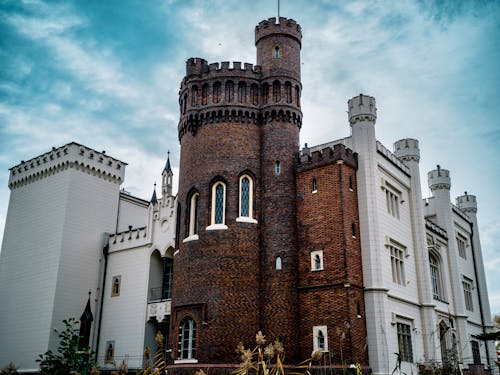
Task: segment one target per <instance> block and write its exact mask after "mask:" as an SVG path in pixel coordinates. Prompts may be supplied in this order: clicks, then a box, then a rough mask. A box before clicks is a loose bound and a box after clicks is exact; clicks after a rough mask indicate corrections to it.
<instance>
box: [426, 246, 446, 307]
mask: <svg viewBox="0 0 500 375" xmlns="http://www.w3.org/2000/svg"><path fill="white" fill-rule="evenodd" d="M429 266H430V272H431V282H432V295H433V297H434V299H437V300H438V301H443V300H444V293H443V283H442V279H441V262H440V261H439V258H438V257H437V256H436V255H435V254H433V253H429Z"/></svg>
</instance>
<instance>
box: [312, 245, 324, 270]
mask: <svg viewBox="0 0 500 375" xmlns="http://www.w3.org/2000/svg"><path fill="white" fill-rule="evenodd" d="M322 269H323V250H318V251H312V252H311V271H321V270H322Z"/></svg>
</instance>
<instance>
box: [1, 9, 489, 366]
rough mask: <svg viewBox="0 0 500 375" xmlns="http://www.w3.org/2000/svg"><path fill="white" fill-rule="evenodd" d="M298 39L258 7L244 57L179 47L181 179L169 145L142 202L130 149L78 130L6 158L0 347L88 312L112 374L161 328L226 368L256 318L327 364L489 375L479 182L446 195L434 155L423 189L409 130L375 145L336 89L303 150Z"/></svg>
mask: <svg viewBox="0 0 500 375" xmlns="http://www.w3.org/2000/svg"><path fill="white" fill-rule="evenodd" d="M301 43H302V31H301V27H300V25H298V24H297V23H296V22H295V21H294V20H291V19H286V18H280V19H279V20H276V19H275V18H270V19H269V20H266V21H262V22H260V23H259V24H258V25H257V26H256V28H255V46H256V50H257V65H252V64H247V63H245V64H243V65H242V64H241V63H240V62H233V63H232V64H230V63H229V62H223V63H221V64H219V63H214V64H208V62H207V61H206V60H204V59H201V58H191V59H189V60H188V61H187V63H186V76H185V77H184V79H183V80H182V82H181V87H180V92H179V104H180V120H179V126H178V137H179V142H180V144H181V154H180V173H179V190H178V193H177V195H174V194H173V192H172V178H173V173H172V169H171V166H170V160H169V159H167V163H166V165H165V168H164V169H163V171H162V184H161V189H160V190H161V196H160V197H158V196H157V194H156V187H155V189H154V191H153V195H152V197H151V199H150V200H143V199H140V198H138V197H134V196H132V195H131V194H129V193H127V192H125V191H123V190H120V189H119V186H120V184H121V183H122V182H123V179H124V170H125V166H126V164H125V163H123V162H121V161H119V160H117V159H115V158H111V157H109V156H108V155H106V154H105V152H97V151H95V150H92V149H90V148H88V147H85V146H82V145H79V144H76V143H70V144H67V145H65V146H62V147H59V148H55V149H53V150H52V151H50V152H48V153H45V154H43V155H41V156H39V157H36V158H33V159H31V160H28V161H23V162H21V163H20V164H19V165H17V166H15V167H13V168H11V170H10V173H11V176H10V180H9V187H10V188H11V197H10V203H9V211H8V216H7V222H6V228H5V235H4V241H3V244H2V252H1V257H0V315H1V316H2V317H7V318H3V319H1V320H0V358H1V360H2V361H5V362H9V361H13V362H15V363H16V364H18V365H19V366H20V367H21V368H22V370H23V371H27V372H29V371H35V370H36V364H35V362H34V360H35V358H36V355H37V354H40V353H43V352H44V351H45V350H46V349H47V348H54V346H55V345H56V344H57V334H56V333H54V328H58V327H60V321H62V319H64V318H67V317H69V316H75V317H78V316H80V315H82V336H84V337H85V339H86V340H87V342H88V343H89V345H90V346H91V347H92V348H93V349H94V350H95V351H96V352H97V356H98V360H99V363H100V364H101V366H102V368H103V369H108V370H111V369H114V368H115V367H116V365H117V364H118V363H120V362H121V361H122V360H124V361H126V362H127V364H128V367H129V369H134V368H140V367H141V366H142V364H143V362H144V354H143V351H144V349H145V348H146V347H148V348H150V349H151V350H155V348H156V343H155V341H154V337H155V334H156V332H158V331H160V332H162V333H163V334H164V336H165V338H166V349H167V353H168V354H169V355H168V358H169V363H170V370H171V371H172V372H176V371H184V370H186V369H188V370H192V369H197V368H211V371H217V367H220V368H224V369H227V368H228V367H231V366H236V365H237V364H238V363H239V362H240V360H241V359H240V358H239V356H238V354H236V353H235V348H236V346H237V345H238V343H239V342H240V341H241V342H243V343H245V344H246V345H247V346H248V345H253V343H254V340H255V334H256V332H257V331H259V330H261V331H262V332H263V333H264V334H265V335H266V337H267V338H268V339H270V340H274V339H279V340H280V341H281V342H282V343H283V346H284V348H285V350H286V353H287V356H286V358H287V362H288V363H291V364H294V363H298V362H299V361H300V360H301V359H305V358H307V357H309V356H310V354H311V352H312V351H313V350H317V349H319V350H321V351H322V352H323V353H324V355H323V358H322V361H321V363H320V365H321V366H324V367H326V368H340V367H342V366H350V365H354V364H357V363H359V364H360V365H361V366H362V367H363V368H365V369H370V370H371V371H372V372H373V373H375V374H390V373H392V372H393V369H394V367H395V365H396V364H397V363H398V361H400V362H401V371H403V372H405V373H410V372H412V373H413V372H418V369H419V367H418V365H419V364H422V365H425V364H426V365H430V364H432V363H441V364H450V363H453V364H456V365H458V366H460V368H461V369H462V370H463V371H469V372H472V371H475V372H482V371H484V370H485V369H488V368H490V366H491V371H492V372H495V371H497V373H498V370H495V369H494V367H493V366H494V360H495V352H494V347H493V345H492V343H490V342H485V341H481V340H480V339H479V338H478V337H479V336H480V335H481V334H483V333H487V332H489V331H490V330H491V328H492V324H491V316H490V309H489V303H488V294H487V288H486V280H485V273H484V266H483V260H482V255H481V245H480V240H479V235H478V224H477V216H476V213H477V203H476V197H475V196H474V195H469V194H467V193H465V194H464V195H463V196H460V197H458V198H457V200H456V204H453V203H452V202H451V198H450V186H451V179H450V172H449V171H447V170H445V169H442V168H441V167H439V166H438V167H437V169H436V170H433V171H431V172H429V174H428V183H429V187H430V189H431V191H432V197H429V198H425V199H424V198H423V197H422V193H421V181H420V170H419V158H420V149H419V143H418V141H417V140H415V139H411V138H408V139H402V140H399V141H397V142H395V143H394V148H393V151H389V150H388V149H387V148H386V147H385V146H383V145H382V144H381V143H380V142H379V141H377V139H376V136H375V123H376V119H377V108H376V103H375V99H374V98H373V97H370V96H366V95H361V94H360V95H358V96H355V97H353V98H352V99H350V100H349V101H348V121H349V126H350V135H349V136H348V137H346V138H342V139H339V140H334V141H331V142H326V143H323V144H320V145H316V146H308V145H307V144H306V145H305V147H303V148H302V149H299V132H300V128H301V126H302V112H301V104H300V97H301V91H302V85H301V75H300V50H301ZM20 228H22V229H23V230H21V229H20ZM26 259H32V260H33V262H31V263H29V264H26ZM88 291H90V292H91V297H90V298H89V297H88ZM7 301H8V303H7ZM32 306H36V309H33V308H30V307H32ZM82 312H83V314H82ZM2 365H3V363H0V366H2Z"/></svg>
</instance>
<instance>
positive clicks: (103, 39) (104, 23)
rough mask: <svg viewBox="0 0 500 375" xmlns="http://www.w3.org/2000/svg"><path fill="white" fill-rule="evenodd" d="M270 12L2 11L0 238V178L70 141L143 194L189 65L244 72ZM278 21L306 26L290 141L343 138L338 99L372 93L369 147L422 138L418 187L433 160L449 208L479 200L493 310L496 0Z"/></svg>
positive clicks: (402, 0) (28, 7)
mask: <svg viewBox="0 0 500 375" xmlns="http://www.w3.org/2000/svg"><path fill="white" fill-rule="evenodd" d="M276 8H277V7H276V2H275V1H269V0H252V1H249V0H238V1H237V0H211V1H201V0H200V1H196V0H179V1H176V0H163V1H160V0H148V1H139V0H136V1H133V0H127V1H125V0H122V1H100V0H95V1H91V0H85V1H83V0H82V1H64V2H48V1H42V0H25V1H17V0H15V1H14V0H12V1H10V0H0V36H1V37H0V228H1V229H0V236H1V235H2V233H3V226H4V223H5V219H6V216H7V206H8V197H9V189H8V187H7V182H8V177H9V171H8V168H10V167H12V166H14V165H16V164H17V163H19V162H20V161H21V160H26V159H30V158H32V157H34V156H36V155H39V154H40V153H43V152H46V151H48V150H50V149H51V147H53V146H61V145H63V144H65V143H67V142H71V141H76V142H78V143H82V144H85V145H87V146H89V147H92V148H94V149H96V150H106V152H107V153H108V154H109V155H111V156H114V157H116V158H118V159H121V160H123V161H125V162H127V163H129V166H128V167H127V177H126V181H125V184H124V187H125V189H126V190H128V191H130V192H132V193H133V194H135V195H138V196H140V197H144V198H149V197H150V196H151V193H152V189H153V183H154V182H155V181H159V180H160V176H159V174H160V173H161V170H162V168H163V165H164V163H165V159H166V156H167V152H168V151H169V150H170V151H171V160H172V164H173V165H174V166H177V165H178V160H179V144H178V140H177V131H176V126H177V120H178V107H177V103H178V101H177V93H178V89H179V83H180V81H181V79H182V77H183V74H184V66H185V65H184V64H185V61H186V59H187V58H189V57H194V56H199V57H204V58H206V59H207V60H208V61H209V62H216V61H242V62H250V63H255V49H254V39H253V38H254V26H255V25H256V24H257V23H258V22H259V21H261V20H263V19H267V18H268V17H272V16H275V15H276V13H277V9H276ZM281 15H282V16H286V17H290V18H294V19H295V20H297V21H298V22H299V23H300V24H301V25H302V28H303V48H302V83H303V86H304V89H303V111H304V124H303V127H302V131H301V143H302V144H303V143H305V142H307V143H309V145H315V144H319V143H324V142H327V141H330V140H333V139H336V138H340V137H344V136H347V135H349V126H348V123H347V116H346V108H347V104H346V103H347V100H348V99H349V98H350V97H352V96H354V95H357V94H359V93H363V94H368V95H373V96H375V98H376V100H377V107H378V115H379V116H378V121H377V125H376V132H377V137H378V138H379V139H380V140H381V141H382V142H383V143H384V144H385V145H386V146H387V147H388V148H391V149H392V143H393V142H394V141H395V140H398V139H400V138H405V137H413V138H417V139H419V140H420V142H421V143H420V144H421V153H422V158H421V170H422V181H424V182H425V181H426V180H427V177H426V172H427V171H429V170H430V169H433V168H434V167H435V165H436V164H440V165H441V166H442V167H443V168H446V169H449V170H450V171H451V177H452V196H453V197H455V196H458V195H461V194H463V192H464V191H465V190H467V191H468V192H469V193H470V194H476V195H477V196H478V202H479V222H480V230H481V237H482V245H483V254H484V258H485V262H486V272H487V280H488V288H489V293H490V300H491V305H492V311H493V312H496V313H500V272H498V270H500V221H499V220H498V219H497V216H498V212H500V199H499V197H498V192H499V190H500V189H499V188H498V186H500V167H499V165H500V151H499V148H500V123H499V122H500V66H499V61H500V22H499V20H500V2H499V1H485V0H482V1H481V0H475V1H472V0H471V1H460V0H449V1H448V0H422V1H416V0H414V1H410V0H408V1H407V0H398V1H373V0H366V1H360V0H348V1H347V0H346V1H343V0H335V1H334V0H322V1H320V0H316V1H311V0H288V1H286V0H282V1H281ZM177 171H178V170H177V168H175V169H174V172H177ZM423 190H424V191H423V194H424V196H427V195H429V191H428V189H427V187H425V188H424V189H423ZM0 239H1V237H0Z"/></svg>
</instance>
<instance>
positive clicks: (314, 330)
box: [313, 326, 328, 352]
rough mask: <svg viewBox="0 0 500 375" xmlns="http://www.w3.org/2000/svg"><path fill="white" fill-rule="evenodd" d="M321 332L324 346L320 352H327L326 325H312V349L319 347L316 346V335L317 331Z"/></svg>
mask: <svg viewBox="0 0 500 375" xmlns="http://www.w3.org/2000/svg"><path fill="white" fill-rule="evenodd" d="M320 331H321V333H323V336H324V339H325V347H324V348H323V350H322V352H328V329H327V327H326V326H314V327H313V350H317V349H319V347H318V335H319V332H320Z"/></svg>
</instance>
